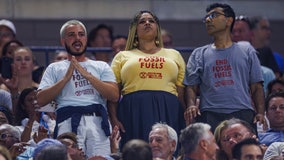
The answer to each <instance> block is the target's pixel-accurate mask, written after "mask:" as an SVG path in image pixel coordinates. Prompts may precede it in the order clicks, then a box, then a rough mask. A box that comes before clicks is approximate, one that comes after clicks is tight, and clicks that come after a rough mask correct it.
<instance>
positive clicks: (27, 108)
mask: <svg viewBox="0 0 284 160" xmlns="http://www.w3.org/2000/svg"><path fill="white" fill-rule="evenodd" d="M35 97H36V90H35V89H34V88H26V89H24V90H23V91H22V93H21V94H20V97H19V101H18V104H17V106H16V114H15V115H16V120H15V121H16V125H17V127H18V128H19V129H20V131H21V132H22V135H21V139H22V141H23V142H28V141H29V142H30V143H31V145H35V144H36V143H37V142H38V141H40V140H41V139H43V138H47V137H48V136H51V135H52V133H53V131H54V127H55V120H52V119H51V118H50V117H49V116H48V115H47V114H45V113H44V112H39V111H36V110H35V108H36V104H35V103H34V102H35V100H36V99H35Z"/></svg>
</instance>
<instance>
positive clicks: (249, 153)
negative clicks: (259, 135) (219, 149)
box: [232, 138, 263, 160]
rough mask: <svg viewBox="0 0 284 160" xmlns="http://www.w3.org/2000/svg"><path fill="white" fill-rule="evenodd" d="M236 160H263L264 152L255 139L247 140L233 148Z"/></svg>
mask: <svg viewBox="0 0 284 160" xmlns="http://www.w3.org/2000/svg"><path fill="white" fill-rule="evenodd" d="M232 152H233V158H234V160H247V159H257V160H262V158H263V152H262V149H261V147H260V146H259V143H258V142H257V140H256V139H255V138H247V139H244V140H242V141H240V142H238V143H237V144H236V145H235V146H234V147H233V150H232Z"/></svg>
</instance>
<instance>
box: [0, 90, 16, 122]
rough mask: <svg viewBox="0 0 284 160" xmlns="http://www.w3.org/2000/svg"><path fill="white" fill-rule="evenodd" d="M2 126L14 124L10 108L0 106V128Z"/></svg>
mask: <svg viewBox="0 0 284 160" xmlns="http://www.w3.org/2000/svg"><path fill="white" fill-rule="evenodd" d="M0 96H1V95H0ZM2 124H13V115H12V113H11V111H10V109H9V108H7V107H6V106H2V105H0V126H1V125H2Z"/></svg>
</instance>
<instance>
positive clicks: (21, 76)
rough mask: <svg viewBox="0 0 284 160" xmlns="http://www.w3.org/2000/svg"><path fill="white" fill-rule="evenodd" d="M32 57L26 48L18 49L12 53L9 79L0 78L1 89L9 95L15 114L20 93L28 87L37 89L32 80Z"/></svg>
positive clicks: (36, 84)
mask: <svg viewBox="0 0 284 160" xmlns="http://www.w3.org/2000/svg"><path fill="white" fill-rule="evenodd" d="M33 60H34V56H33V53H32V51H31V50H30V49H29V48H28V47H19V48H17V49H16V50H15V51H14V54H13V63H12V64H11V67H12V68H11V72H12V74H11V78H9V77H8V78H4V77H2V76H1V77H0V81H2V82H3V84H2V85H1V88H2V89H5V90H7V91H9V92H10V93H11V96H12V101H13V112H14V113H15V112H16V111H15V106H16V104H17V100H18V98H19V95H20V93H21V92H22V91H23V90H24V89H25V88H29V87H35V88H37V87H38V83H36V82H34V81H33V79H32V72H33V68H34V64H33ZM7 65H8V64H7Z"/></svg>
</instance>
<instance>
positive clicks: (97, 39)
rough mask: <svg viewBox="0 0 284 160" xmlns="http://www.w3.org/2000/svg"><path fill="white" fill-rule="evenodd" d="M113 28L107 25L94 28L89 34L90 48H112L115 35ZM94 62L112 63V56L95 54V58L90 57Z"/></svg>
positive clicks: (104, 53) (103, 53)
mask: <svg viewBox="0 0 284 160" xmlns="http://www.w3.org/2000/svg"><path fill="white" fill-rule="evenodd" d="M112 32H113V31H112V28H111V27H109V26H107V25H105V24H99V25H98V26H97V27H95V28H93V29H92V30H91V31H90V33H89V34H88V47H97V48H105V47H109V48H110V47H111V43H112V39H113V33H112ZM90 58H91V59H93V60H98V61H105V62H107V63H110V61H111V54H110V53H108V52H94V53H93V56H91V57H90Z"/></svg>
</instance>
